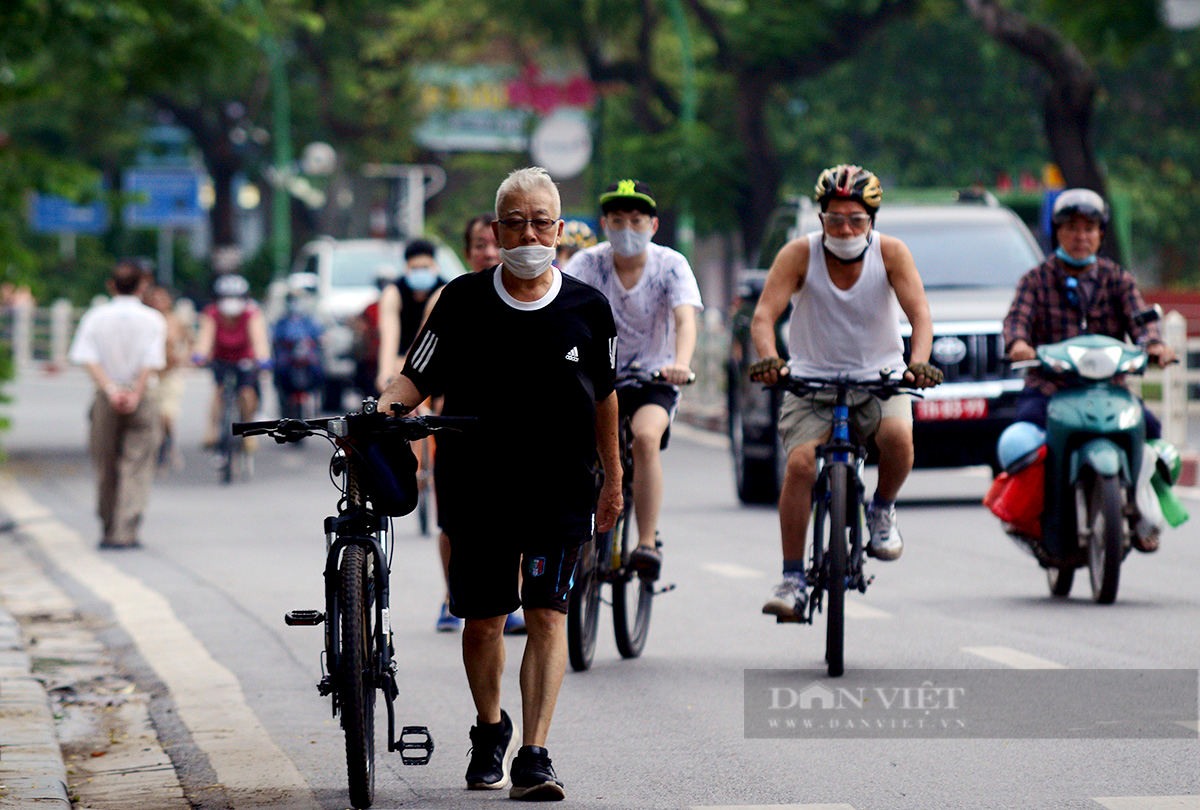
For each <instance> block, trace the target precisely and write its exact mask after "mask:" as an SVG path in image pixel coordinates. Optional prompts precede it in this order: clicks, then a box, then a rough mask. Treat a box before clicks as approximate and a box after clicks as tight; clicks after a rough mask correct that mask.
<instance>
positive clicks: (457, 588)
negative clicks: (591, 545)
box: [450, 529, 582, 619]
mask: <svg viewBox="0 0 1200 810" xmlns="http://www.w3.org/2000/svg"><path fill="white" fill-rule="evenodd" d="M508 531H519V530H513V529H509V530H508ZM581 548H582V544H580V543H579V542H578V540H577V539H571V538H564V537H554V538H546V537H541V538H539V537H523V538H522V539H521V541H520V542H519V543H518V542H516V541H515V540H514V539H513V538H511V537H504V536H500V535H499V533H498V532H497V530H492V532H491V533H487V532H480V533H478V534H477V533H475V532H467V531H457V532H455V533H454V534H451V535H450V612H451V613H453V614H454V615H455V616H458V617H459V618H460V619H489V618H492V617H495V616H507V615H508V614H509V613H512V612H513V611H514V610H516V609H517V608H518V607H521V606H522V605H523V606H524V607H526V608H550V609H551V610H557V611H558V612H559V613H566V612H567V597H568V596H569V595H570V592H571V585H572V584H574V582H575V564H576V563H577V562H578V561H579V550H580V549H581ZM518 569H520V570H521V571H522V573H524V577H523V578H522V579H521V592H520V594H518V593H517V571H518Z"/></svg>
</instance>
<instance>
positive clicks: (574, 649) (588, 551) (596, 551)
mask: <svg viewBox="0 0 1200 810" xmlns="http://www.w3.org/2000/svg"><path fill="white" fill-rule="evenodd" d="M602 538H603V535H601V534H598V533H596V532H593V533H592V539H591V540H589V541H588V542H587V543H586V544H584V546H583V548H581V549H580V550H579V564H578V566H577V568H576V574H575V584H574V585H573V586H572V587H571V600H570V602H569V603H568V605H567V653H568V655H569V657H570V659H571V669H573V670H575V671H576V672H583V671H584V670H585V669H587V668H588V667H590V666H591V665H592V657H593V656H594V655H595V653H596V636H597V630H599V627H600V584H601V583H600V577H599V576H598V575H597V574H598V572H597V570H596V569H597V567H598V566H597V560H598V559H599V555H600V554H602V553H604V552H603V551H602V549H603V547H604V546H605V545H606V544H605V543H603V542H601V540H602Z"/></svg>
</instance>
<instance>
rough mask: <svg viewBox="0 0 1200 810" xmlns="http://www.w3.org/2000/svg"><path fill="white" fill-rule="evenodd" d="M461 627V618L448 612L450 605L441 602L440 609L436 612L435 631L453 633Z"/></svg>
mask: <svg viewBox="0 0 1200 810" xmlns="http://www.w3.org/2000/svg"><path fill="white" fill-rule="evenodd" d="M460 627H462V619H460V618H458V617H457V616H455V615H454V614H453V613H451V612H450V606H449V605H447V604H446V603H445V602H442V610H441V612H440V613H439V614H438V620H437V631H438V632H439V633H453V632H455V631H456V630H458V629H459V628H460Z"/></svg>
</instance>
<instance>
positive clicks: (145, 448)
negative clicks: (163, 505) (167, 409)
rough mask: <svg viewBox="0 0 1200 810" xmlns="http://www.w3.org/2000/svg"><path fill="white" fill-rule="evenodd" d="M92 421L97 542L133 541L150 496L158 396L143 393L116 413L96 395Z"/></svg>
mask: <svg viewBox="0 0 1200 810" xmlns="http://www.w3.org/2000/svg"><path fill="white" fill-rule="evenodd" d="M91 423H92V425H91V436H90V446H91V452H92V462H93V464H94V465H95V467H96V478H97V486H98V498H97V509H96V511H97V514H99V516H100V522H101V524H102V525H103V527H104V536H103V538H102V542H103V543H104V544H106V545H115V546H125V545H133V544H135V543H137V542H138V524H140V523H141V520H142V511H143V510H144V509H145V508H146V500H147V498H148V497H149V495H150V484H151V482H152V481H153V480H154V467H155V463H156V462H157V459H158V445H159V442H160V441H161V439H162V425H161V423H160V421H159V418H158V404H157V400H156V398H155V397H154V396H153V395H149V396H143V397H142V401H141V402H140V403H139V404H138V407H137V410H136V411H134V412H133V413H130V414H119V413H117V412H116V411H114V410H113V407H112V405H111V404H110V403H109V401H108V397H106V396H105V395H104V394H102V393H98V394H97V395H96V399H95V401H94V402H93V403H92V411H91Z"/></svg>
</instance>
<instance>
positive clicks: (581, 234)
mask: <svg viewBox="0 0 1200 810" xmlns="http://www.w3.org/2000/svg"><path fill="white" fill-rule="evenodd" d="M598 241H599V240H598V239H596V233H595V231H593V230H592V227H591V226H590V225H588V224H587V223H586V222H584V221H583V220H581V219H568V220H567V221H566V222H564V223H563V234H562V241H561V242H559V243H558V257H557V258H556V259H555V261H554V263H555V264H557V265H558V266H559V267H566V266H567V262H569V261H570V260H571V257H572V256H574V255H575V254H576V253H578V252H579V251H581V250H583V249H584V248H590V247H591V246H592V245H594V244H596V242H598Z"/></svg>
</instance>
